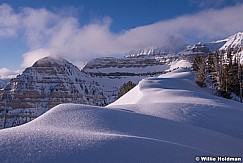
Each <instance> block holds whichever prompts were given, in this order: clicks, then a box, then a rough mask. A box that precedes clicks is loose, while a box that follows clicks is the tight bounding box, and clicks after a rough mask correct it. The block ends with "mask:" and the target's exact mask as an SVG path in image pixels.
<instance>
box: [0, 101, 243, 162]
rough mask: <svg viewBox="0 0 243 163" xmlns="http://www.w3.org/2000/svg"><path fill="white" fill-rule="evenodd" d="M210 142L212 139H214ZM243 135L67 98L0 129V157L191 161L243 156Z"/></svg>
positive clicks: (11, 159)
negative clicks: (20, 122) (27, 120)
mask: <svg viewBox="0 0 243 163" xmlns="http://www.w3.org/2000/svg"><path fill="white" fill-rule="evenodd" d="M212 144H213V145H212ZM242 151H243V140H241V139H238V138H235V137H232V136H228V135H224V134H221V133H218V132H214V131H210V130H207V129H202V128H199V127H195V126H192V125H187V124H183V123H180V122H175V121H171V120H166V119H163V118H157V117H152V116H146V115H142V114H137V113H133V112H128V111H122V110H112V109H106V108H101V107H92V106H85V105H74V104H65V105H59V106H57V107H55V108H53V109H51V110H50V111H48V112H47V113H45V114H44V115H42V116H40V117H39V118H37V119H35V120H33V121H32V122H30V123H28V124H25V125H22V126H18V127H14V128H9V129H3V130H1V131H0V162H1V163H2V162H112V163H113V162H132V163H134V162H178V161H179V162H194V159H195V156H205V155H206V156H218V155H222V156H224V155H227V156H239V157H240V156H241V157H242V156H243V155H242Z"/></svg>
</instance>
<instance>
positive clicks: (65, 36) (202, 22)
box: [0, 4, 243, 67]
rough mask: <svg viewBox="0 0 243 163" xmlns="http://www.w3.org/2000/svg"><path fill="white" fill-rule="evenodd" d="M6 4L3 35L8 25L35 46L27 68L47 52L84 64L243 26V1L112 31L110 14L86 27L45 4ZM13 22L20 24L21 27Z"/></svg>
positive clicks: (226, 32) (211, 36)
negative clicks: (37, 6)
mask: <svg viewBox="0 0 243 163" xmlns="http://www.w3.org/2000/svg"><path fill="white" fill-rule="evenodd" d="M1 8H3V9H5V12H0V19H1V20H3V21H6V20H7V18H8V17H9V18H11V21H10V22H9V23H8V22H5V23H3V22H2V23H0V38H1V33H3V31H2V29H4V28H5V29H10V31H12V32H9V33H7V34H9V35H16V31H17V32H18V33H17V34H18V36H19V37H22V38H24V39H25V40H26V42H27V44H28V46H29V48H30V50H33V51H30V52H29V53H27V54H24V55H23V58H24V61H23V64H22V66H23V67H27V66H31V65H32V64H33V62H34V61H36V60H37V59H39V58H41V57H45V56H46V55H47V54H48V55H56V53H59V55H60V56H61V57H63V58H66V59H68V60H70V61H72V62H74V63H76V64H82V63H84V62H87V61H88V60H90V59H92V58H94V57H100V56H111V55H114V54H124V53H127V52H129V51H130V50H133V49H139V48H144V47H147V46H165V47H170V48H171V45H175V44H173V43H174V41H175V40H177V42H180V41H178V40H180V39H179V38H181V39H183V40H185V41H186V42H188V43H194V42H195V41H199V40H202V41H209V40H214V39H218V38H224V37H226V36H229V35H231V34H234V33H235V32H238V31H242V30H243V18H242V15H243V5H242V4H238V5H236V6H231V7H226V8H223V9H211V10H204V11H202V12H199V13H196V14H194V15H184V16H180V17H177V18H174V19H170V20H166V21H160V22H156V23H154V24H150V25H146V26H140V27H137V28H134V29H130V30H126V31H122V32H120V33H113V32H111V31H110V25H111V23H112V21H111V18H109V17H105V18H103V19H102V20H98V21H93V22H92V23H90V24H86V25H84V26H81V25H80V24H79V21H78V18H77V17H75V16H72V15H68V16H63V15H61V16H60V15H58V13H56V12H53V11H49V10H47V9H43V8H42V9H33V8H23V9H22V10H21V11H20V12H19V13H16V12H14V11H13V9H12V8H11V7H10V6H8V5H2V6H1ZM3 13H6V16H3V15H2V14H3ZM2 17H4V18H2ZM6 24H7V25H6ZM14 24H15V25H16V24H17V27H16V28H14ZM7 34H6V35H7ZM172 36H174V37H172ZM171 38H173V39H171ZM38 49H39V50H38Z"/></svg>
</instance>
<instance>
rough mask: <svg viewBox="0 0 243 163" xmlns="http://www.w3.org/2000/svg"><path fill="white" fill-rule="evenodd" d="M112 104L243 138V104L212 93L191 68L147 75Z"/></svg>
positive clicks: (114, 106) (115, 106) (111, 105)
mask: <svg viewBox="0 0 243 163" xmlns="http://www.w3.org/2000/svg"><path fill="white" fill-rule="evenodd" d="M108 108H114V109H117V108H118V109H126V110H130V111H133V112H137V113H141V114H146V115H152V116H156V117H160V118H165V119H169V120H174V121H177V122H184V123H187V124H192V125H195V126H198V127H203V128H205V129H210V130H213V131H217V132H221V133H223V134H228V135H231V136H234V137H237V138H241V139H243V127H242V124H243V118H242V117H243V109H242V108H243V105H242V104H241V103H238V102H235V101H232V100H227V99H223V98H221V97H217V96H213V95H210V94H209V93H208V92H206V91H205V90H203V89H202V88H200V87H198V86H197V85H196V84H195V82H194V75H193V73H192V72H190V70H188V69H178V70H176V71H173V72H170V73H167V74H163V75H161V76H159V77H155V78H148V79H143V80H142V81H140V83H139V84H138V85H137V86H136V87H135V88H133V89H132V90H131V91H129V92H128V93H127V94H125V95H124V96H123V97H121V98H120V99H118V100H117V101H115V102H114V103H112V104H110V105H109V106H108Z"/></svg>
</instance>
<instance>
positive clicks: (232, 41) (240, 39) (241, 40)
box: [220, 32, 243, 50]
mask: <svg viewBox="0 0 243 163" xmlns="http://www.w3.org/2000/svg"><path fill="white" fill-rule="evenodd" d="M225 40H226V42H225V44H224V45H223V46H222V47H221V48H220V50H227V49H230V48H233V49H234V48H240V47H243V32H238V33H236V34H234V35H232V36H230V37H228V38H227V39H225Z"/></svg>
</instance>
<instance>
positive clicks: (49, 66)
mask: <svg viewBox="0 0 243 163" xmlns="http://www.w3.org/2000/svg"><path fill="white" fill-rule="evenodd" d="M242 38H243V34H242V33H237V34H236V35H233V36H231V37H229V38H227V39H225V40H220V41H214V42H211V43H206V44H203V43H198V44H196V45H194V46H186V45H185V44H180V51H179V52H175V51H170V50H169V49H166V50H163V48H161V47H160V48H157V47H151V48H146V49H144V50H138V51H133V52H132V53H131V54H129V55H127V56H125V57H124V58H114V57H103V58H96V59H93V60H91V61H89V62H88V63H87V64H86V65H85V66H84V67H83V68H82V69H81V70H79V69H78V68H77V67H76V66H74V65H73V64H72V63H70V62H68V61H66V60H64V59H61V58H58V57H45V58H42V59H40V60H38V61H36V62H35V63H34V64H33V66H32V67H29V68H27V69H25V70H24V71H23V73H22V74H20V75H18V76H17V77H16V78H13V79H11V80H10V81H9V82H8V83H7V84H6V85H5V86H4V87H3V88H2V89H0V128H7V127H12V126H16V125H20V124H23V123H26V122H29V121H31V120H32V119H34V118H36V117H38V116H40V115H41V114H43V113H44V112H46V111H47V110H49V109H50V108H52V107H54V106H56V105H58V104H62V103H77V104H87V105H96V106H105V105H108V104H110V103H112V102H114V101H115V100H117V98H118V96H120V94H119V91H120V90H121V88H122V86H123V85H124V84H125V83H128V82H129V81H130V82H132V83H133V85H134V84H137V83H138V82H139V81H140V80H142V79H144V78H147V77H151V76H158V75H160V74H163V73H165V72H167V71H171V70H172V69H175V68H177V67H176V64H175V63H176V62H179V61H180V60H187V61H189V62H192V61H193V59H194V57H195V56H197V55H201V56H203V57H207V56H208V55H209V54H211V53H212V52H214V51H215V50H219V49H220V50H225V51H227V50H228V49H232V48H233V49H239V47H241V46H242ZM177 42H178V41H176V42H175V44H176V43H177ZM170 46H172V45H170ZM182 46H184V47H185V48H184V50H181V49H183V48H182ZM162 47H163V46H162ZM241 53H242V49H241V50H240V51H239V53H237V54H241ZM233 57H234V56H233ZM242 59H243V55H241V58H240V60H241V63H242Z"/></svg>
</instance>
